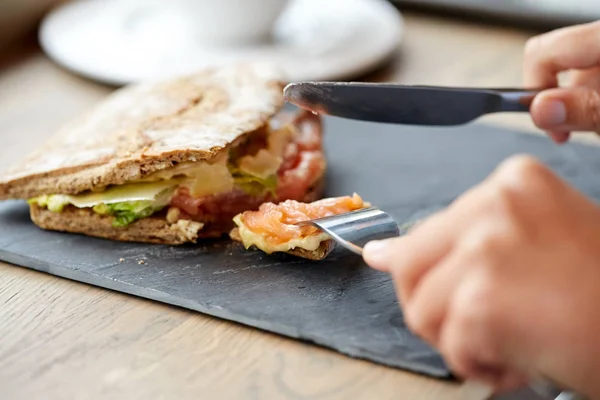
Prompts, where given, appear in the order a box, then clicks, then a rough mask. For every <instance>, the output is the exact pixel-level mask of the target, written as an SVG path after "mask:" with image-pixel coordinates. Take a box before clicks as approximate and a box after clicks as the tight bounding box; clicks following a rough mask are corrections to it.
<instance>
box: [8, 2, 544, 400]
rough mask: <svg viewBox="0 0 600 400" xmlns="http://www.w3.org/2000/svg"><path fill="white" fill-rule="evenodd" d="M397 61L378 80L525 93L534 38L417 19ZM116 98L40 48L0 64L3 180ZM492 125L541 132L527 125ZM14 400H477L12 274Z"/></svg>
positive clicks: (234, 328)
mask: <svg viewBox="0 0 600 400" xmlns="http://www.w3.org/2000/svg"><path fill="white" fill-rule="evenodd" d="M405 17H406V36H405V41H404V42H403V45H402V49H401V53H400V55H399V57H398V58H397V59H396V60H393V61H392V63H391V64H390V65H389V66H388V67H386V68H383V69H382V70H380V71H378V72H376V73H375V74H373V75H370V76H369V77H367V78H366V79H367V80H378V81H383V80H384V81H397V82H402V83H406V84H417V83H418V84H430V85H435V84H444V85H464V86H467V85H468V86H518V85H520V79H521V61H522V48H523V44H524V43H525V41H526V40H527V38H528V37H529V36H530V35H532V34H533V33H534V32H526V31H522V30H517V29H511V28H503V27H500V26H493V25H487V24H484V23H472V22H466V21H460V20H451V19H444V18H441V17H435V18H434V17H429V16H426V15H422V14H413V13H410V14H408V13H407V14H406V15H405ZM110 90H112V89H111V88H108V87H105V86H102V85H98V84H95V83H92V82H90V81H86V80H84V79H81V78H79V77H77V76H74V75H72V74H70V73H68V72H66V71H64V70H62V69H61V68H59V67H57V66H56V65H54V64H53V63H52V62H51V61H49V60H48V59H47V58H46V57H45V56H43V55H42V54H41V52H40V51H39V50H38V49H37V48H36V47H35V45H34V44H24V45H23V46H21V47H20V48H19V50H18V52H16V53H13V54H4V55H3V56H2V57H1V58H0V135H1V136H0V138H1V140H0V168H1V169H3V168H5V167H6V166H8V165H10V164H11V163H13V162H15V161H16V160H17V159H19V158H20V157H21V156H22V155H23V153H25V152H28V151H30V150H32V149H33V148H35V147H36V146H37V145H38V144H39V143H40V141H41V140H43V139H45V138H46V137H47V136H48V135H50V134H52V133H53V132H54V131H55V130H56V129H57V128H58V127H59V125H61V124H62V123H64V122H65V121H66V120H68V119H69V118H71V117H73V116H75V115H76V114H78V113H80V112H81V111H83V110H84V109H86V108H87V107H89V106H90V105H91V104H93V103H95V102H96V101H97V100H98V99H100V98H102V97H103V96H105V95H106V94H107V93H109V92H110ZM488 119H489V120H490V121H491V122H494V123H500V124H504V125H508V126H517V127H520V128H522V129H530V130H531V129H532V127H531V123H530V121H529V119H528V117H527V116H523V115H518V116H495V117H494V118H488ZM0 337H1V339H0V390H1V394H0V398H2V399H6V400H8V399H11V400H12V399H45V400H50V399H104V398H111V399H144V400H154V399H213V398H214V399H217V398H218V399H221V398H228V399H229V398H239V399H306V398H318V399H375V398H376V399H422V400H428V399H432V400H433V399H464V398H468V397H467V395H468V394H470V395H472V396H474V397H471V398H473V399H475V398H478V397H477V396H478V394H477V393H474V392H470V389H469V388H467V387H465V386H462V385H460V384H454V383H449V382H441V381H436V380H433V379H428V378H425V377H421V376H417V375H413V374H410V373H406V372H403V371H399V370H394V369H390V368H384V367H381V366H377V365H374V364H371V363H368V362H364V361H359V360H354V359H350V358H348V357H345V356H342V355H339V354H336V353H334V352H331V351H328V350H324V349H321V348H317V347H315V346H312V345H309V344H304V343H300V342H297V341H294V340H291V339H286V338H281V337H278V336H274V335H271V334H267V333H263V332H258V331H256V330H253V329H250V328H246V327H241V326H238V325H236V324H233V323H229V322H223V321H220V320H216V319H213V318H210V317H206V316H203V315H200V314H197V313H193V312H188V311H185V310H181V309H177V308H174V307H169V306H165V305H162V304H158V303H153V302H150V301H145V300H142V299H138V298H133V297H129V296H126V295H122V294H119V293H113V292H109V291H106V290H101V289H98V288H94V287H89V286H86V285H83V284H79V283H74V282H70V281H67V280H62V279H58V278H54V277H51V276H48V275H45V274H42V273H36V272H33V271H29V270H26V269H22V268H18V267H14V266H11V265H7V264H3V263H0ZM479 398H481V396H479Z"/></svg>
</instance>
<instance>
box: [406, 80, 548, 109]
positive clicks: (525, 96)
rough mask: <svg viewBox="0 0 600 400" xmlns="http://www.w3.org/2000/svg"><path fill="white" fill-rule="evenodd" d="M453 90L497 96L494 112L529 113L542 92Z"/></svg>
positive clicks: (515, 89)
mask: <svg viewBox="0 0 600 400" xmlns="http://www.w3.org/2000/svg"><path fill="white" fill-rule="evenodd" d="M415 87H423V88H435V86H428V85H417V86H415ZM452 89H453V90H464V91H470V92H484V93H488V94H489V93H491V94H494V95H496V96H497V97H498V98H499V99H500V102H499V104H498V105H497V109H496V110H494V112H503V111H506V112H529V107H530V106H531V102H532V101H533V98H534V97H535V96H536V95H537V94H538V93H539V92H541V91H542V89H524V88H481V87H480V88H473V87H462V88H459V87H454V88H452Z"/></svg>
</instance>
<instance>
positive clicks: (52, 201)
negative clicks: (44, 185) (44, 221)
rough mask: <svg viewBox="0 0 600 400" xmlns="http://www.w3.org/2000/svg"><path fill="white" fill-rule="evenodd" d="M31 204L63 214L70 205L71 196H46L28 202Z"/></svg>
mask: <svg viewBox="0 0 600 400" xmlns="http://www.w3.org/2000/svg"><path fill="white" fill-rule="evenodd" d="M27 203H29V204H37V205H38V206H40V207H46V208H47V209H48V210H50V211H52V212H61V211H62V210H63V209H64V208H65V207H66V206H68V205H69V203H70V200H69V196H65V195H62V194H44V195H41V196H38V197H34V198H33V199H29V200H27Z"/></svg>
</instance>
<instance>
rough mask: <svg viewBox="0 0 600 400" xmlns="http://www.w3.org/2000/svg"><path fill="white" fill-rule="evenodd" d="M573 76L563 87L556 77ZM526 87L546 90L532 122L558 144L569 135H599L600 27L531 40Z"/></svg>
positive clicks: (533, 109) (593, 25) (535, 106)
mask: <svg viewBox="0 0 600 400" xmlns="http://www.w3.org/2000/svg"><path fill="white" fill-rule="evenodd" d="M564 71H569V72H570V76H569V77H568V79H567V83H566V85H565V86H562V87H559V85H558V77H557V75H558V74H559V73H560V72H564ZM523 74H524V75H523V80H524V85H525V87H527V88H542V89H545V90H544V91H542V92H541V93H539V94H538V95H537V96H536V97H535V98H534V100H533V102H532V104H531V116H532V119H533V122H534V123H535V125H536V126H537V127H539V128H540V129H543V130H545V131H546V132H548V134H549V135H550V136H551V137H552V139H554V141H556V142H557V143H563V142H566V141H567V140H568V139H569V136H570V134H571V132H574V131H591V132H596V133H600V21H598V22H593V23H589V24H584V25H576V26H572V27H568V28H563V29H558V30H555V31H551V32H549V33H545V34H542V35H540V36H536V37H533V38H531V39H530V40H529V41H528V42H527V45H526V47H525V57H524V69H523Z"/></svg>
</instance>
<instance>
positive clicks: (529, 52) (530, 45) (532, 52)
mask: <svg viewBox="0 0 600 400" xmlns="http://www.w3.org/2000/svg"><path fill="white" fill-rule="evenodd" d="M542 41H543V39H542V36H533V37H531V38H529V39H528V40H527V42H525V50H524V53H525V59H530V58H533V57H535V56H536V55H537V54H539V50H540V48H541V46H542Z"/></svg>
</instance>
